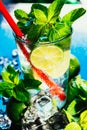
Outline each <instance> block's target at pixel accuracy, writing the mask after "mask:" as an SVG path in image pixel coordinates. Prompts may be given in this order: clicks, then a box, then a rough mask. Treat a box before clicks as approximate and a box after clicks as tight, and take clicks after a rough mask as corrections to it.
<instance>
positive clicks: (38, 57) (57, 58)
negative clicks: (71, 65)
mask: <svg viewBox="0 0 87 130" xmlns="http://www.w3.org/2000/svg"><path fill="white" fill-rule="evenodd" d="M67 56H68V54H67V53H65V52H63V51H62V49H60V48H59V47H57V46H55V45H41V46H39V47H37V48H35V49H34V50H33V51H32V53H31V56H30V61H31V63H32V64H33V65H34V66H35V67H37V68H39V69H41V70H42V71H44V72H45V73H46V74H48V75H49V76H51V77H52V78H58V77H59V76H60V75H62V74H63V73H64V72H65V70H66V68H68V65H66V64H67V58H66V57H67ZM64 60H65V62H64Z"/></svg>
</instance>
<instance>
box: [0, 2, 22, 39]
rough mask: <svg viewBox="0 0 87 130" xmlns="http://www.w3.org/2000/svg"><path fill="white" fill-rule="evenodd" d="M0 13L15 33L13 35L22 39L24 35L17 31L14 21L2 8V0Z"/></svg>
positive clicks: (3, 7) (4, 8)
mask: <svg viewBox="0 0 87 130" xmlns="http://www.w3.org/2000/svg"><path fill="white" fill-rule="evenodd" d="M0 12H1V13H2V14H3V16H4V17H5V19H6V20H7V22H8V23H9V25H10V26H11V28H12V29H13V31H14V32H15V34H16V35H17V36H18V37H22V36H23V35H24V34H23V33H22V32H21V30H20V29H19V27H18V26H17V24H16V23H15V22H14V20H13V19H12V17H11V16H10V14H9V13H8V11H7V9H6V7H5V6H4V4H3V2H2V0H0Z"/></svg>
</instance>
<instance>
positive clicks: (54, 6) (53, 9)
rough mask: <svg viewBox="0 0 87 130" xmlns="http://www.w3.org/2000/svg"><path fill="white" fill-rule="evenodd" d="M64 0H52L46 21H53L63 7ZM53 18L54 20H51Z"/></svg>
mask: <svg viewBox="0 0 87 130" xmlns="http://www.w3.org/2000/svg"><path fill="white" fill-rule="evenodd" d="M64 3H65V0H54V2H52V3H51V4H50V6H49V7H48V21H50V22H51V21H52V22H55V21H56V19H57V18H58V17H59V14H60V11H61V8H62V7H63V5H64ZM53 19H54V20H53Z"/></svg>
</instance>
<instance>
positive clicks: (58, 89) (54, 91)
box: [0, 0, 66, 101]
mask: <svg viewBox="0 0 87 130" xmlns="http://www.w3.org/2000/svg"><path fill="white" fill-rule="evenodd" d="M0 12H1V13H2V14H3V16H4V17H5V19H6V20H7V22H8V23H9V25H10V26H11V28H12V29H13V31H14V32H15V34H16V35H17V36H18V37H20V38H22V37H24V34H23V33H22V31H21V30H20V29H19V27H18V26H17V24H16V23H15V22H14V20H13V19H12V17H11V16H10V14H9V13H8V11H7V9H6V7H5V6H4V4H3V2H2V0H0ZM26 41H27V42H29V40H27V39H26ZM18 44H19V47H20V49H21V50H22V52H23V54H24V56H25V57H26V59H27V61H28V62H30V59H29V55H30V53H29V52H28V50H27V49H26V47H25V45H24V44H23V43H22V42H18ZM30 64H31V62H30ZM31 66H32V70H34V71H35V72H36V73H37V74H38V76H39V77H40V78H41V79H42V80H43V81H44V82H45V83H46V84H47V85H48V87H49V88H51V89H50V92H51V94H52V95H55V94H56V95H57V96H58V97H59V99H60V100H62V101H64V100H65V99H66V95H65V93H64V91H63V90H62V88H61V87H60V86H58V85H57V84H56V83H55V82H54V81H52V80H51V79H50V78H49V76H48V75H46V74H45V73H44V72H43V71H42V70H40V69H38V68H36V67H35V66H33V65H32V64H31Z"/></svg>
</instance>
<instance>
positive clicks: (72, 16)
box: [62, 8, 86, 26]
mask: <svg viewBox="0 0 87 130" xmlns="http://www.w3.org/2000/svg"><path fill="white" fill-rule="evenodd" d="M85 12H86V10H85V9H83V8H78V9H74V10H72V11H71V12H69V13H68V14H66V15H65V16H64V17H63V18H62V21H63V22H65V23H66V24H68V25H69V26H71V25H72V24H73V22H74V21H75V20H77V19H78V18H79V17H81V16H82V15H83V14H85Z"/></svg>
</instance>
